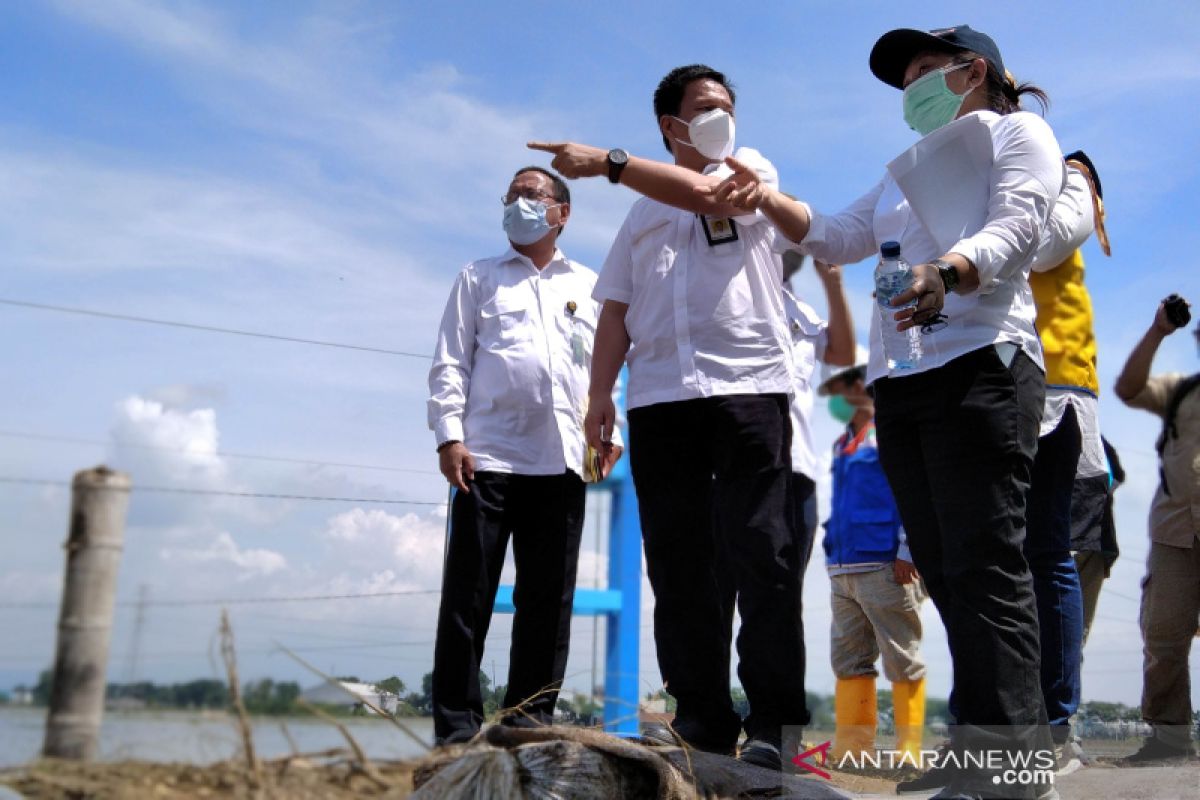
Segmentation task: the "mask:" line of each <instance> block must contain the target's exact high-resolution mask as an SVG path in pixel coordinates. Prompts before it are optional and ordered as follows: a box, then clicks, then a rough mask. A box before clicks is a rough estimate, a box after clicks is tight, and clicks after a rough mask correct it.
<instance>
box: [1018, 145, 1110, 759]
mask: <svg viewBox="0 0 1200 800" xmlns="http://www.w3.org/2000/svg"><path fill="white" fill-rule="evenodd" d="M1066 164H1067V170H1068V178H1067V183H1066V186H1065V187H1064V189H1063V192H1062V194H1061V195H1060V196H1059V199H1058V207H1056V208H1055V213H1054V215H1053V217H1052V219H1051V222H1050V225H1051V226H1059V227H1060V230H1058V231H1054V232H1053V233H1054V234H1055V235H1052V236H1047V237H1046V238H1045V239H1044V241H1045V242H1046V245H1045V246H1044V247H1043V248H1042V249H1041V250H1040V251H1039V252H1038V255H1037V258H1036V260H1035V261H1034V264H1033V269H1032V272H1031V273H1030V276H1029V283H1030V286H1031V287H1032V289H1033V297H1034V303H1035V305H1036V307H1037V320H1036V323H1035V324H1036V327H1037V330H1038V335H1039V337H1040V338H1041V341H1042V349H1043V351H1044V354H1045V361H1046V404H1045V408H1044V411H1043V414H1042V423H1041V431H1040V437H1039V440H1038V451H1037V456H1036V458H1035V459H1034V463H1033V479H1032V482H1031V485H1030V489H1029V495H1028V506H1027V509H1028V510H1027V520H1028V529H1027V535H1026V539H1025V547H1024V550H1025V557H1026V559H1027V560H1028V562H1029V568H1030V571H1031V572H1032V573H1033V582H1034V594H1035V596H1036V598H1037V607H1038V626H1039V629H1040V642H1041V656H1042V657H1041V686H1042V697H1043V700H1044V702H1045V704H1046V716H1047V718H1048V720H1049V723H1050V730H1051V735H1052V736H1053V739H1054V743H1055V746H1056V749H1057V750H1058V752H1059V767H1060V769H1065V768H1068V767H1069V768H1071V769H1074V768H1077V767H1078V766H1079V765H1080V764H1081V763H1082V750H1081V749H1079V748H1078V747H1077V746H1071V745H1069V744H1068V742H1069V740H1070V731H1071V717H1072V716H1073V715H1074V714H1075V711H1076V710H1077V709H1078V707H1079V699H1080V670H1081V660H1082V649H1083V629H1084V608H1083V606H1084V601H1083V591H1082V587H1081V585H1080V577H1079V571H1078V569H1077V566H1076V562H1075V559H1074V556H1073V554H1072V550H1073V549H1075V547H1074V543H1073V542H1072V533H1073V531H1072V528H1073V525H1072V519H1073V517H1075V516H1078V517H1079V518H1080V519H1081V520H1083V519H1087V518H1098V517H1096V515H1094V514H1091V513H1090V512H1091V509H1092V507H1093V506H1094V507H1096V508H1098V509H1100V510H1101V512H1102V509H1103V506H1104V503H1105V500H1106V498H1107V493H1108V465H1107V460H1106V458H1105V454H1104V445H1103V443H1102V441H1101V438H1100V425H1099V413H1098V404H1099V403H1098V392H1099V388H1100V387H1099V381H1098V380H1097V377H1096V337H1095V333H1094V331H1093V326H1092V304H1091V298H1090V296H1089V295H1088V290H1087V287H1086V286H1085V285H1084V265H1083V257H1082V255H1081V253H1080V249H1079V248H1080V246H1081V245H1082V244H1083V242H1084V241H1086V239H1087V238H1088V237H1089V236H1090V235H1091V234H1092V232H1093V231H1095V232H1096V233H1097V237H1098V238H1099V240H1100V242H1101V247H1102V248H1104V249H1105V252H1108V238H1107V236H1106V235H1105V233H1104V226H1103V207H1102V205H1101V199H1100V193H1099V186H1100V183H1099V178H1098V177H1097V175H1096V170H1095V167H1094V166H1093V165H1092V162H1091V160H1090V159H1089V158H1088V157H1087V155H1085V154H1084V153H1083V152H1082V151H1076V152H1074V153H1071V154H1069V155H1068V156H1067V157H1066ZM1075 503H1078V504H1079V509H1078V512H1077V511H1076V509H1075V508H1074V507H1073V505H1074V504H1075ZM1086 558H1087V557H1086V556H1085V559H1086ZM1096 588H1097V589H1098V587H1096Z"/></svg>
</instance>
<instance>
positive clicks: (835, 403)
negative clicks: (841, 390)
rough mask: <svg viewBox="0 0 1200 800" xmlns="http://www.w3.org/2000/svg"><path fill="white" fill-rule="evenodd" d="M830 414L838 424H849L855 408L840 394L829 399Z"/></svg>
mask: <svg viewBox="0 0 1200 800" xmlns="http://www.w3.org/2000/svg"><path fill="white" fill-rule="evenodd" d="M829 413H830V414H831V415H833V418H834V419H836V420H837V421H838V422H841V423H844V424H847V425H848V424H849V423H850V419H851V417H853V416H854V406H852V405H850V403H849V402H848V401H847V400H846V398H845V397H843V396H842V395H840V394H835V395H833V396H832V397H830V398H829Z"/></svg>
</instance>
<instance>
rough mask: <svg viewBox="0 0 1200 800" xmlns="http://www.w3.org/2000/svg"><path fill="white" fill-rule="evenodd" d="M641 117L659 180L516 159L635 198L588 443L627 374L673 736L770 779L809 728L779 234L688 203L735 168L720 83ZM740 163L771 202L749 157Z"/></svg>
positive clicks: (618, 251)
mask: <svg viewBox="0 0 1200 800" xmlns="http://www.w3.org/2000/svg"><path fill="white" fill-rule="evenodd" d="M654 114H655V119H656V124H657V126H658V129H659V132H660V133H661V134H662V138H663V143H664V144H665V145H666V147H667V150H668V151H669V152H670V153H671V155H672V157H673V161H674V163H673V164H666V163H662V162H658V161H652V160H650V159H645V158H637V157H635V156H631V155H629V154H628V153H626V152H625V151H624V150H620V149H616V150H609V151H605V150H602V149H600V148H597V147H589V146H587V145H580V144H573V143H556V144H555V143H539V142H534V143H531V144H530V147H532V148H534V149H537V150H544V151H547V152H550V153H553V154H554V160H553V162H552V166H553V167H554V168H555V169H557V170H558V171H559V172H561V173H562V174H563V175H564V176H566V177H568V178H582V177H593V176H600V175H605V176H607V177H608V179H609V180H610V181H611V182H613V183H621V184H624V185H625V186H627V187H629V188H631V189H633V190H634V191H636V192H639V193H640V194H642V195H645V196H644V197H643V198H642V199H639V200H638V201H637V202H636V203H635V204H634V206H633V208H632V209H631V210H630V212H629V215H628V216H627V217H626V219H625V222H624V224H623V225H622V226H621V229H620V231H619V232H618V233H617V237H616V240H615V241H614V242H613V245H612V249H611V250H610V251H609V254H608V258H607V259H606V261H605V263H604V268H603V270H602V271H601V275H600V280H599V282H598V283H597V285H596V292H595V295H594V296H595V297H596V299H598V300H601V301H603V303H604V309H603V311H602V313H601V319H600V327H599V329H598V331H597V334H596V359H595V363H594V366H593V376H592V386H591V407H590V409H589V413H588V439H589V441H594V442H600V441H602V440H603V439H604V437H605V435H606V432H607V431H608V430H609V429H611V427H612V424H613V419H614V418H615V410H614V408H613V406H612V403H611V401H609V400H608V396H609V393H610V390H611V387H612V385H613V381H614V380H615V379H616V376H617V372H618V370H619V369H620V366H621V362H622V361H623V360H627V361H628V363H629V387H628V398H629V414H628V419H629V441H630V445H631V447H632V448H633V449H632V450H631V451H630V462H629V463H630V468H631V470H632V473H633V480H634V486H635V488H636V490H637V496H638V505H639V513H640V517H641V524H642V537H643V540H644V544H645V551H646V567H647V572H648V574H649V578H650V584H651V586H652V587H653V589H654V597H655V611H654V637H655V643H656V645H657V650H658V662H659V668H660V669H661V671H662V675H663V681H664V683H665V685H666V689H667V691H668V692H670V693H671V695H672V696H674V697H675V699H676V701H677V711H676V714H675V720H674V723H673V726H674V729H675V733H676V734H678V735H679V736H680V737H682V738H683V739H684V740H685V741H686V742H688V743H689V744H691V745H692V746H695V747H698V748H700V749H704V750H710V751H714V752H732V751H733V750H734V747H735V744H736V742H737V739H738V735H739V732H740V729H741V728H742V727H743V726H744V728H745V731H746V736H747V740H746V742H745V743H744V744H743V745H742V748H741V751H740V754H739V755H740V757H741V758H742V759H743V760H744V761H747V762H749V763H753V764H757V765H760V766H765V767H774V768H776V769H778V768H779V767H780V764H781V745H783V744H784V742H783V739H784V728H785V726H797V727H798V726H802V725H804V724H806V723H807V722H808V711H807V708H806V706H805V699H804V638H803V629H802V626H801V622H800V563H801V560H802V555H801V553H800V552H799V548H798V547H797V546H796V542H795V538H794V534H793V531H792V527H793V524H792V514H791V491H792V488H791V463H790V457H789V449H790V441H791V423H790V421H789V418H788V394H789V392H790V391H791V388H792V372H791V366H790V363H789V351H790V348H791V341H790V335H789V332H788V328H787V321H786V317H785V314H784V308H783V297H782V292H781V281H782V277H781V274H780V273H781V269H782V267H781V264H780V260H779V256H778V255H776V254H775V252H774V251H773V249H772V247H773V245H774V242H775V228H774V227H773V226H772V225H771V223H770V222H768V221H767V220H766V218H765V217H763V216H762V215H760V214H758V213H757V212H754V213H749V214H746V213H743V212H741V211H739V210H737V209H736V208H733V207H732V206H729V205H727V204H723V203H717V202H714V201H713V200H712V199H711V198H710V197H707V196H704V195H703V194H702V193H701V192H700V191H698V190H700V189H703V188H704V187H708V186H713V185H716V184H717V183H719V181H720V180H721V178H723V177H725V176H726V175H728V174H731V173H730V170H729V168H728V167H726V166H725V165H724V164H723V163H722V160H723V159H724V158H725V157H726V156H728V155H730V154H733V153H734V147H733V145H734V141H733V139H734V92H733V89H732V87H731V85H730V83H729V81H728V80H727V79H726V77H725V76H724V75H723V74H722V73H720V72H717V71H716V70H714V69H712V68H711V67H707V66H705V65H702V64H693V65H690V66H686V67H679V68H677V69H675V70H672V71H671V72H670V73H669V74H668V75H667V76H666V77H664V78H663V80H662V81H661V82H660V83H659V86H658V89H657V90H656V91H655V94H654ZM736 156H737V158H739V159H745V160H746V161H747V163H749V164H752V165H753V168H754V169H755V170H756V171H758V172H759V174H760V175H761V176H762V179H763V180H764V181H767V182H769V183H771V184H773V185H777V184H778V182H779V181H778V175H777V173H776V171H775V167H774V166H772V165H771V163H770V162H769V161H768V160H767V159H765V158H764V157H763V156H762V155H761V154H759V153H758V152H757V151H755V150H751V149H749V148H744V147H743V148H740V149H738V150H737V151H736ZM718 520H719V522H718ZM730 584H732V588H733V589H734V591H735V593H736V596H737V601H736V602H737V610H738V611H739V613H740V615H741V620H742V624H741V629H740V631H739V633H738V636H737V649H738V656H739V664H738V675H739V677H740V679H741V682H742V686H743V688H744V689H745V692H746V697H747V699H748V700H749V701H750V714H749V716H748V717H747V718H746V719H745V720H741V719H740V718H739V717H738V714H737V713H736V712H735V711H734V709H733V705H732V703H731V700H730V694H729V690H730V686H729V658H730V647H731V627H732V620H733V611H734V609H733V604H732V602H729V601H727V595H726V593H725V592H724V591H723V589H724V588H725V587H728V586H729V585H730ZM790 733H791V736H792V737H794V736H795V732H794V731H793V732H790ZM655 735H657V734H655ZM648 738H651V737H650V736H648ZM667 741H668V742H669V741H670V739H669V737H667ZM789 743H791V742H789ZM785 749H786V748H785ZM784 755H786V752H785V754H784Z"/></svg>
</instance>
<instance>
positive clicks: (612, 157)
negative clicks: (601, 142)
mask: <svg viewBox="0 0 1200 800" xmlns="http://www.w3.org/2000/svg"><path fill="white" fill-rule="evenodd" d="M608 160H609V161H611V162H612V163H614V164H624V163H625V162H626V161H628V160H629V153H626V152H625V151H624V150H609V151H608Z"/></svg>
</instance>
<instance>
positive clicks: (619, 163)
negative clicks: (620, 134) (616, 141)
mask: <svg viewBox="0 0 1200 800" xmlns="http://www.w3.org/2000/svg"><path fill="white" fill-rule="evenodd" d="M606 160H607V161H608V182H609V183H620V182H621V170H623V169H625V165H626V164H628V163H629V153H627V152H625V151H624V150H622V149H621V148H619V147H614V148H613V149H612V150H609V151H608V158H607V159H606Z"/></svg>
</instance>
